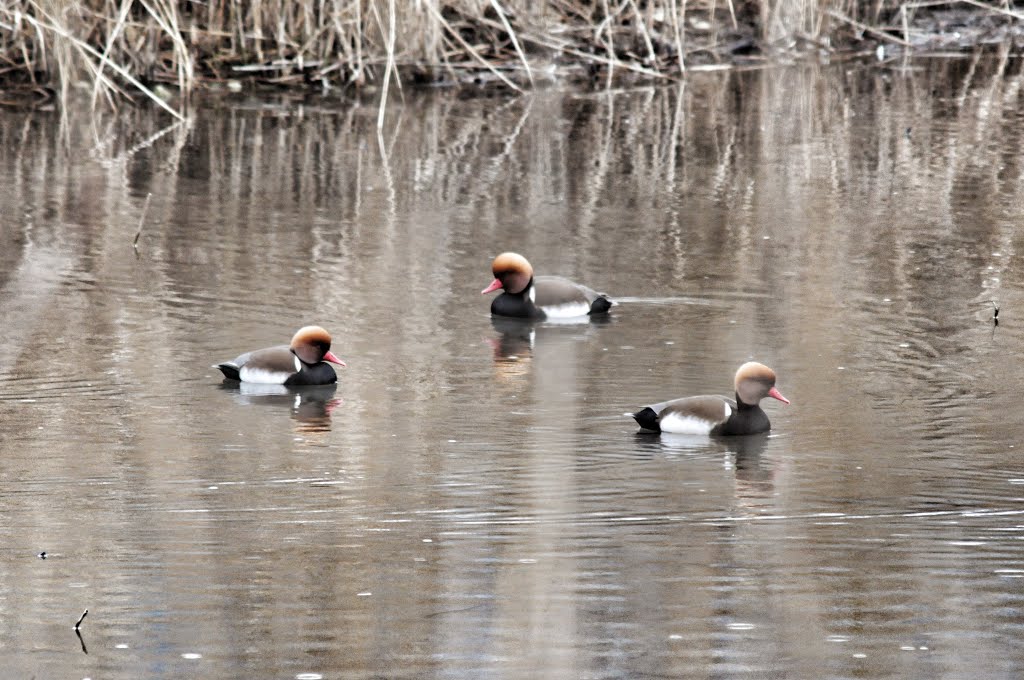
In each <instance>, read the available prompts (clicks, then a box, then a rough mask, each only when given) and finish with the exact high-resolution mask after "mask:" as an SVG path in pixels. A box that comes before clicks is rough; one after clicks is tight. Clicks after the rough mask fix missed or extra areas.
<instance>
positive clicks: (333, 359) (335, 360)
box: [324, 352, 346, 366]
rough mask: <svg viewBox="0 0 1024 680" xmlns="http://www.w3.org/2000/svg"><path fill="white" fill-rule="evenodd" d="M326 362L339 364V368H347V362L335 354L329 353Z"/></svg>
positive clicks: (325, 357) (325, 358)
mask: <svg viewBox="0 0 1024 680" xmlns="http://www.w3.org/2000/svg"><path fill="white" fill-rule="evenodd" d="M324 361H330V362H331V363H332V364H338V365H339V366H345V365H346V364H345V362H344V361H342V360H341V359H339V358H338V357H336V356H334V352H327V354H325V355H324Z"/></svg>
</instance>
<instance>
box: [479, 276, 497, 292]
mask: <svg viewBox="0 0 1024 680" xmlns="http://www.w3.org/2000/svg"><path fill="white" fill-rule="evenodd" d="M502 287H503V286H502V283H501V279H494V280H493V281H491V285H489V286H487V287H486V288H484V289H483V290H482V291H480V294H481V295H487V294H488V293H493V292H494V291H496V290H498V289H499V288H502Z"/></svg>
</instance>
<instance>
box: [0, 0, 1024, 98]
mask: <svg viewBox="0 0 1024 680" xmlns="http://www.w3.org/2000/svg"><path fill="white" fill-rule="evenodd" d="M973 1H974V0H972V2H973ZM974 4H977V5H981V3H978V2H975V3H974ZM928 6H929V5H928V3H923V2H917V3H909V4H908V3H903V4H902V5H897V4H893V3H871V4H870V7H868V6H867V5H866V4H865V3H859V2H856V1H855V0H841V1H840V2H839V3H831V2H829V3H826V2H825V1H824V0H763V1H762V2H751V1H749V0H748V1H747V2H738V3H737V2H734V0H691V1H684V0H646V1H645V2H640V0H615V1H612V0H548V1H547V2H538V1H537V0H423V1H421V2H419V1H418V2H412V1H400V2H396V1H395V0H323V1H320V2H314V1H313V0H301V1H295V2H284V1H281V0H254V1H253V2H234V1H232V0H208V2H203V3H195V2H187V1H185V0H72V1H65V0H0V24H2V28H3V29H4V30H3V31H0V53H2V54H3V55H4V57H5V61H6V63H7V64H9V66H8V67H7V70H6V76H5V77H6V78H7V80H8V81H10V80H12V79H18V78H21V79H22V80H24V81H25V82H26V83H27V84H34V85H39V84H41V85H46V86H52V85H53V84H54V83H58V84H59V89H60V91H61V93H62V94H63V95H66V94H67V91H68V88H69V86H70V85H72V84H76V83H79V82H82V83H88V84H90V85H92V86H93V89H94V92H95V93H96V94H97V95H100V94H103V95H107V96H109V94H110V93H112V92H116V91H117V90H118V88H119V87H130V88H132V89H135V90H138V91H140V92H143V93H144V94H146V95H147V96H149V97H150V98H152V99H153V100H154V101H156V102H158V103H160V104H161V105H164V106H166V104H165V103H164V99H165V98H166V97H167V93H163V94H162V95H161V94H158V93H157V92H155V91H154V90H157V89H158V88H156V87H155V86H156V84H167V85H168V86H173V87H174V88H175V91H176V92H177V93H179V95H180V96H181V97H182V98H187V96H188V94H189V92H190V91H191V90H192V89H193V88H194V87H195V86H196V84H198V83H204V84H207V85H215V84H218V83H219V84H222V85H227V86H231V87H234V86H235V85H236V84H237V83H238V81H240V80H241V79H250V80H257V81H260V82H263V83H267V84H274V85H302V86H310V85H313V86H318V87H320V88H322V89H324V90H330V89H332V88H344V87H348V86H361V85H369V84H373V85H376V86H378V87H382V88H383V89H384V90H387V85H388V78H389V77H390V76H391V75H392V74H397V75H398V76H399V79H400V81H401V80H413V81H438V80H448V81H460V80H464V79H466V78H469V77H472V78H474V79H477V80H480V79H483V80H493V81H494V82H500V83H503V84H505V85H506V86H508V87H511V88H513V89H518V88H519V87H520V86H523V85H526V84H529V83H532V82H534V80H535V79H537V78H548V77H558V78H562V77H591V76H597V75H602V74H603V75H604V76H607V78H609V79H610V78H612V76H613V75H615V74H621V73H627V72H632V73H637V74H641V75H642V76H644V77H650V78H665V77H675V76H678V75H679V74H680V73H681V72H682V71H684V70H686V69H687V68H689V67H691V66H693V65H702V64H721V63H729V62H732V61H734V60H735V59H737V58H738V57H739V55H743V57H742V58H744V59H747V60H749V59H751V58H758V57H759V56H760V57H764V56H766V55H767V56H770V55H772V54H775V53H778V52H780V51H782V52H793V51H801V50H814V51H820V50H826V51H827V50H831V49H834V48H836V47H839V46H840V45H842V44H843V43H844V42H845V43H849V42H850V41H851V40H852V41H859V40H861V38H863V37H864V36H865V34H866V35H867V36H868V37H871V38H872V39H876V40H878V39H881V40H886V41H889V42H892V43H897V44H901V45H909V41H910V32H911V30H910V23H911V22H912V21H914V19H915V17H916V16H917V14H918V13H921V12H924V11H927V7H928ZM972 6H973V5H972ZM982 7H984V5H982ZM908 8H909V9H908ZM978 11H983V10H982V9H980V8H979V9H978ZM992 12H993V13H994V14H993V16H996V15H999V16H1002V17H1003V19H1004V21H1019V20H1020V19H1021V17H1020V16H1018V15H1017V14H1015V13H1013V12H1010V11H1008V10H1005V9H998V8H994V9H992Z"/></svg>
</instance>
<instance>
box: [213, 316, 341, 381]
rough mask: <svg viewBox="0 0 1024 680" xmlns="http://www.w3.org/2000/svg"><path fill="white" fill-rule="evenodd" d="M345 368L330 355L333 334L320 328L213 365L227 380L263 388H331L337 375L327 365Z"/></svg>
mask: <svg viewBox="0 0 1024 680" xmlns="http://www.w3.org/2000/svg"><path fill="white" fill-rule="evenodd" d="M328 361H329V362H331V363H334V364H338V365H339V366H345V362H344V361H342V360H341V359H339V358H338V357H337V356H335V355H334V353H333V352H331V334H330V333H328V332H327V331H326V330H324V329H323V328H321V327H320V326H303V327H302V328H300V329H299V330H298V331H297V332H296V333H295V335H294V336H292V341H291V344H289V345H278V346H276V347H267V348H266V349H258V350H254V351H252V352H246V353H245V354H242V355H240V356H238V357H236V358H234V359H232V360H231V361H225V362H222V363H219V364H216V365H214V368H219V369H220V371H221V373H223V374H224V377H225V378H226V379H227V380H237V381H239V382H244V383H261V384H264V385H288V386H300V385H330V384H331V383H336V382H338V374H337V373H335V372H334V368H332V367H331V365H330V364H328V363H327V362H328Z"/></svg>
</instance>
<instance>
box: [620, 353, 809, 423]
mask: <svg viewBox="0 0 1024 680" xmlns="http://www.w3.org/2000/svg"><path fill="white" fill-rule="evenodd" d="M734 384H735V388H736V399H735V400H733V399H728V398H726V397H718V396H699V397H684V398H683V399H673V400H672V401H663V402H661V403H660V404H652V405H650V406H647V407H645V408H643V409H641V410H639V411H637V412H636V413H634V414H633V418H634V419H635V420H636V422H637V423H638V424H639V425H640V427H642V428H643V429H644V430H648V431H651V432H671V433H677V434H707V435H721V436H730V435H746V434H758V433H760V432H767V431H768V430H770V429H771V427H772V424H771V422H770V421H769V420H768V415H767V414H766V413H765V412H764V411H763V410H761V405H760V404H761V400H762V399H764V398H765V397H772V398H773V399H778V400H779V401H781V402H782V403H784V404H788V403H789V399H786V398H785V397H784V396H782V393H781V392H779V390H778V389H776V388H775V371H773V370H772V369H770V368H768V367H767V366H765V365H764V364H759V363H757V362H756V361H749V362H747V363H745V364H743V365H742V366H740V368H739V370H738V371H736V378H735V380H734Z"/></svg>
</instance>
